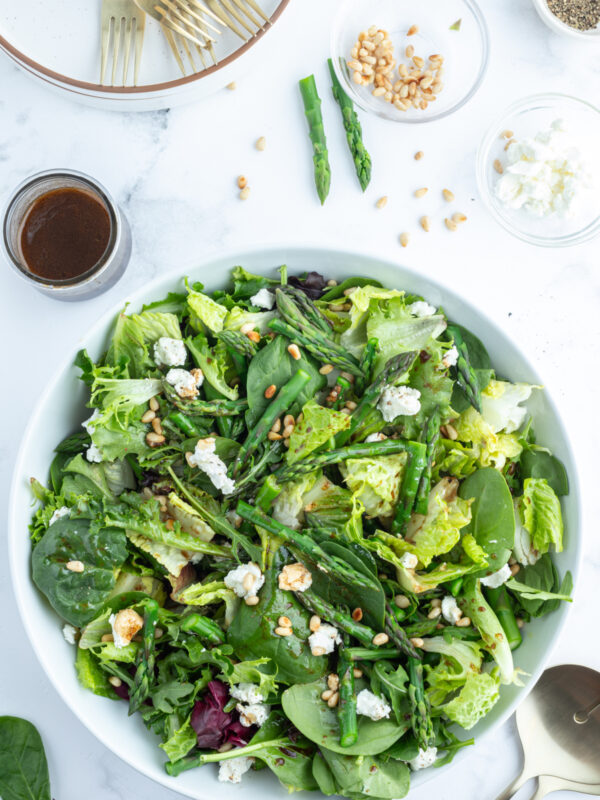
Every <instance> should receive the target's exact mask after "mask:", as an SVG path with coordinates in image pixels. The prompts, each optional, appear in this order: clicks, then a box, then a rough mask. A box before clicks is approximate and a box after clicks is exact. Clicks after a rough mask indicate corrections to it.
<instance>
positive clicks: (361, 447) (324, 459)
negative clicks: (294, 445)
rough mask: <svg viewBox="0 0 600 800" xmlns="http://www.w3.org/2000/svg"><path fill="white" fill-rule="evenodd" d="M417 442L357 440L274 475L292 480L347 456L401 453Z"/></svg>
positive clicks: (299, 462) (360, 456) (283, 479)
mask: <svg viewBox="0 0 600 800" xmlns="http://www.w3.org/2000/svg"><path fill="white" fill-rule="evenodd" d="M415 444H418V442H409V441H406V440H405V439H385V440H384V441H383V442H359V443H357V444H351V445H348V447H341V448H339V449H337V450H326V451H324V452H322V453H317V455H314V456H311V457H309V458H305V459H303V460H302V461H298V462H297V463H296V464H290V465H289V466H287V467H282V468H281V469H279V470H278V471H277V472H276V473H275V476H276V478H277V480H278V481H279V483H285V482H286V481H293V480H296V478H299V477H300V476H301V475H307V474H308V473H309V472H314V470H316V469H322V468H323V467H328V466H330V465H331V464H339V463H340V462H341V461H347V460H348V459H349V458H377V457H379V456H391V455H394V454H395V453H403V452H405V451H406V450H410V449H412V448H413V447H414V445H415Z"/></svg>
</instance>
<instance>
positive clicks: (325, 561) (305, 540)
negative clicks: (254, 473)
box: [236, 500, 370, 587]
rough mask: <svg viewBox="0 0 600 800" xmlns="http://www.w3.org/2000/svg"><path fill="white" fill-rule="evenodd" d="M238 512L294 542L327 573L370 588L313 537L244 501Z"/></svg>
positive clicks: (243, 516)
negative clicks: (334, 573) (331, 572)
mask: <svg viewBox="0 0 600 800" xmlns="http://www.w3.org/2000/svg"><path fill="white" fill-rule="evenodd" d="M236 511H237V513H238V514H239V515H240V517H242V518H243V519H245V520H247V521H248V522H251V523H252V524H253V525H256V526H257V527H259V528H264V529H265V530H267V531H268V532H269V533H272V534H274V535H275V536H278V537H280V538H282V539H284V540H287V541H288V542H292V543H293V544H294V545H295V546H296V547H297V548H298V550H300V551H301V552H302V553H305V554H306V555H308V556H310V557H311V558H312V559H313V560H314V561H317V562H318V563H319V566H320V567H322V568H323V569H324V570H325V571H326V572H328V571H329V570H331V571H334V572H337V573H338V574H339V575H340V576H342V577H345V578H346V579H347V580H350V581H352V582H353V583H354V584H355V585H356V586H357V587H362V586H364V587H367V586H370V583H369V581H368V580H365V577H364V576H363V575H361V574H360V573H358V572H357V571H356V570H355V569H353V568H352V567H350V566H348V565H347V564H346V563H345V562H344V561H342V560H341V559H339V558H337V557H336V556H331V555H329V553H326V552H325V551H324V550H323V549H322V548H321V546H320V545H319V544H317V542H315V541H314V540H313V539H312V537H311V536H309V535H307V534H304V533H301V532H300V531H296V530H293V529H292V528H288V527H287V526H286V525H283V524H282V523H281V522H277V520H275V519H271V518H270V517H267V515H266V514H264V513H263V512H262V511H261V510H260V509H258V508H254V507H253V506H251V505H248V503H245V502H244V501H243V500H240V501H239V503H238V504H237V508H236Z"/></svg>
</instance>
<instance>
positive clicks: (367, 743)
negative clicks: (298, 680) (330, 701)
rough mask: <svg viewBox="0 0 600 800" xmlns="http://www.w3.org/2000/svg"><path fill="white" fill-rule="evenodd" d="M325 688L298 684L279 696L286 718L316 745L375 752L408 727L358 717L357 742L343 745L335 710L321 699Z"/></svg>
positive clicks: (346, 751) (351, 751)
mask: <svg viewBox="0 0 600 800" xmlns="http://www.w3.org/2000/svg"><path fill="white" fill-rule="evenodd" d="M287 638H290V637H287ZM325 689H326V685H325V682H324V681H314V682H313V683H305V684H303V685H302V684H297V685H296V686H292V687H290V688H289V689H287V690H286V691H285V692H284V693H283V695H282V697H281V703H282V705H283V710H284V711H285V713H286V715H287V717H288V718H289V719H290V720H291V722H292V723H293V724H294V725H295V726H296V728H298V730H299V731H300V732H301V733H303V734H304V735H305V736H306V737H307V738H308V739H310V740H311V741H313V742H314V743H315V744H317V745H318V746H319V747H327V748H328V749H329V750H333V751H334V752H336V753H342V754H345V755H363V756H366V755H376V754H377V753H382V752H383V751H384V750H387V748H388V747H390V746H391V745H392V744H394V742H396V741H397V740H398V739H399V738H400V737H401V736H402V735H403V734H404V733H405V732H406V730H407V729H408V723H406V724H403V725H398V724H396V722H395V721H394V720H392V719H380V720H378V721H377V722H375V721H373V720H372V719H369V717H365V716H359V718H358V738H357V740H356V743H355V744H353V745H351V746H350V747H342V746H341V745H340V729H339V724H338V715H337V711H336V709H334V708H329V706H328V705H327V703H324V702H323V701H322V700H321V694H322V693H323V692H324V691H325Z"/></svg>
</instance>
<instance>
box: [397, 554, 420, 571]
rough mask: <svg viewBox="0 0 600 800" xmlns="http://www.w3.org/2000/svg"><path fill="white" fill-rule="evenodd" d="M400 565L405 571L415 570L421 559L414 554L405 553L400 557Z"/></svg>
mask: <svg viewBox="0 0 600 800" xmlns="http://www.w3.org/2000/svg"><path fill="white" fill-rule="evenodd" d="M400 563H401V564H402V566H403V567H404V569H414V568H415V567H416V566H417V564H418V563H419V559H418V558H417V557H416V555H415V554H414V553H403V554H402V556H401V557H400Z"/></svg>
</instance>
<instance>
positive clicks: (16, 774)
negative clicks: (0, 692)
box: [0, 717, 50, 800]
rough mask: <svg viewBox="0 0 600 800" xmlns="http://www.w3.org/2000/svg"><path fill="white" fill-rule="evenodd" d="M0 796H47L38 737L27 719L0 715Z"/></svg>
mask: <svg viewBox="0 0 600 800" xmlns="http://www.w3.org/2000/svg"><path fill="white" fill-rule="evenodd" d="M0 797H1V798H2V800H50V778H49V777H48V763H47V761H46V754H45V752H44V745H43V743H42V739H41V737H40V735H39V733H38V732H37V729H36V728H35V726H34V725H32V724H31V722H27V720H25V719H20V718H19V717H0Z"/></svg>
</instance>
